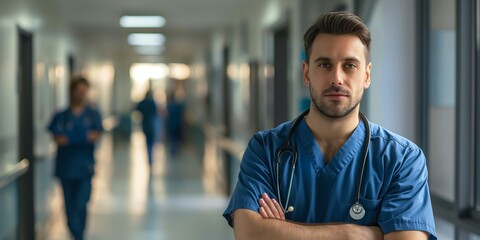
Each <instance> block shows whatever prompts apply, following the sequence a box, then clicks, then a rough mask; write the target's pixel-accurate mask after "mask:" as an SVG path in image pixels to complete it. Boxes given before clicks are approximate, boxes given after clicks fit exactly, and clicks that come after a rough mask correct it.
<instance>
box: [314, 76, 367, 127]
mask: <svg viewBox="0 0 480 240" xmlns="http://www.w3.org/2000/svg"><path fill="white" fill-rule="evenodd" d="M308 88H309V90H310V98H311V99H312V103H313V106H314V108H315V110H316V111H317V112H318V113H320V114H321V115H323V116H324V117H326V118H328V119H340V118H344V117H346V116H348V115H349V114H351V113H352V112H353V110H354V109H355V108H356V107H357V106H358V105H359V104H360V101H361V100H362V96H363V91H362V93H361V94H360V97H359V98H357V99H353V102H352V104H350V105H349V106H347V107H346V108H343V109H338V110H337V109H334V108H329V107H328V103H326V102H325V101H323V99H322V96H325V94H326V93H334V92H340V93H345V94H348V91H346V90H344V89H342V88H341V87H333V86H332V87H330V88H329V89H327V90H325V91H324V92H323V93H321V95H319V96H316V95H315V93H314V91H313V89H312V85H311V84H310V85H309V86H308ZM350 96H351V95H350ZM333 104H335V103H333Z"/></svg>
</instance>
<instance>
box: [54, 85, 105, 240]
mask: <svg viewBox="0 0 480 240" xmlns="http://www.w3.org/2000/svg"><path fill="white" fill-rule="evenodd" d="M88 89H89V83H88V81H87V80H86V79H85V78H83V77H73V78H72V81H71V83H70V107H68V108H67V109H66V110H63V111H60V112H58V113H56V114H55V116H54V117H53V119H52V121H51V123H50V125H49V126H48V130H49V131H50V132H51V134H52V135H53V139H54V140H55V142H56V144H57V146H58V148H57V157H56V165H55V176H56V177H58V179H59V180H60V183H61V184H62V188H63V194H64V198H65V210H66V214H67V221H68V227H69V229H70V232H71V233H72V235H73V237H74V238H75V239H76V240H79V239H83V233H84V229H85V223H86V219H87V203H88V201H89V199H90V193H91V191H92V184H91V181H92V177H93V166H94V156H93V155H94V148H95V146H94V143H95V142H96V141H97V140H98V139H99V138H100V135H101V132H102V131H103V128H102V121H101V117H100V113H99V112H98V111H97V110H95V109H93V108H91V107H89V106H87V105H86V97H87V92H88Z"/></svg>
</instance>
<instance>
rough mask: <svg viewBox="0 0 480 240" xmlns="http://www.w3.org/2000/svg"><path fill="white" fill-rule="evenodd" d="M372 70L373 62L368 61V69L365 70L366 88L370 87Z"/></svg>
mask: <svg viewBox="0 0 480 240" xmlns="http://www.w3.org/2000/svg"><path fill="white" fill-rule="evenodd" d="M371 72H372V63H371V62H370V63H368V65H367V69H366V70H365V86H364V88H365V89H367V88H369V87H370V84H371V82H372V80H371V78H370V74H371Z"/></svg>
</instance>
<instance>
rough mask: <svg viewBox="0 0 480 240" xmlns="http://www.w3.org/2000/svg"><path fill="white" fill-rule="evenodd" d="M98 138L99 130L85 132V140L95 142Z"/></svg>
mask: <svg viewBox="0 0 480 240" xmlns="http://www.w3.org/2000/svg"><path fill="white" fill-rule="evenodd" d="M99 138H100V132H99V131H90V132H88V134H87V140H88V142H90V143H94V142H96V141H97V140H98V139H99Z"/></svg>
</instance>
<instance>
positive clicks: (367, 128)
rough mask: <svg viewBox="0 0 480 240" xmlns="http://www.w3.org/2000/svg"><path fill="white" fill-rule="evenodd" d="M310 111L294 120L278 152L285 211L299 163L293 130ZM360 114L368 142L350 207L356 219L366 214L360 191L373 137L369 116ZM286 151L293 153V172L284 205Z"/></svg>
mask: <svg viewBox="0 0 480 240" xmlns="http://www.w3.org/2000/svg"><path fill="white" fill-rule="evenodd" d="M308 113H309V110H306V111H304V112H303V113H302V114H300V116H298V117H297V118H296V119H295V120H294V122H293V124H292V127H291V128H290V131H289V133H288V140H287V144H286V145H284V146H283V147H282V148H281V149H280V150H279V151H278V153H277V164H276V165H277V166H276V170H277V174H276V175H277V194H278V201H279V204H280V206H281V207H282V209H283V211H284V212H285V213H287V212H289V211H287V210H286V209H287V208H288V209H290V207H288V203H289V201H290V193H291V191H292V185H293V180H294V176H295V168H296V165H297V157H298V153H297V150H296V149H295V147H294V146H293V145H292V144H291V142H290V141H291V138H292V135H293V132H294V130H295V128H296V127H297V125H298V124H299V123H300V122H301V120H302V119H303V118H304V117H305V116H306V115H307V114H308ZM359 115H360V118H361V120H362V121H363V122H364V124H365V132H366V142H367V144H366V147H365V150H364V154H363V161H362V168H361V171H360V176H359V179H358V182H357V189H356V193H355V197H356V202H355V203H354V204H353V205H352V207H351V209H350V216H351V217H352V218H353V219H355V220H360V219H362V218H363V216H364V214H365V210H364V209H363V206H362V205H361V204H360V192H361V187H362V181H363V174H364V171H365V165H366V162H367V158H368V152H369V149H370V138H371V134H370V126H369V122H368V119H367V117H365V115H364V114H363V113H359ZM285 153H290V154H291V155H292V172H291V173H290V181H289V184H288V192H287V199H286V201H285V205H283V204H282V203H283V202H282V199H281V194H280V162H281V157H282V155H283V154H285ZM358 207H360V212H358V213H357V210H358Z"/></svg>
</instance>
